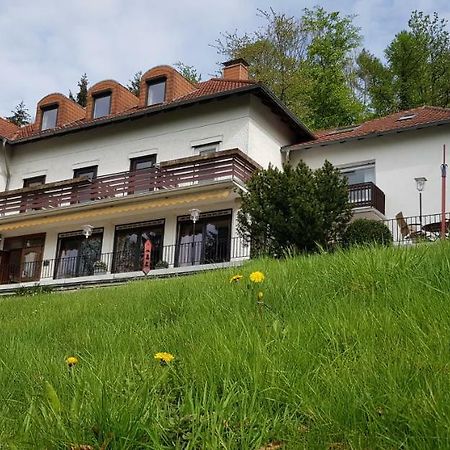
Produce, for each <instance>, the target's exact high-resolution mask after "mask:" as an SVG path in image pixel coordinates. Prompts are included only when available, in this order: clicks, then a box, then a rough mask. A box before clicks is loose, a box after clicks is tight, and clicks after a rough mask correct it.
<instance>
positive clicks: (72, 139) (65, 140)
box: [10, 97, 249, 189]
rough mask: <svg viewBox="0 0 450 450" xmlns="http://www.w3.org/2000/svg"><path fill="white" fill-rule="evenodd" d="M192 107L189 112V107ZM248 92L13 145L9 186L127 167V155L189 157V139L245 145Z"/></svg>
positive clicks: (223, 145)
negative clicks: (86, 169)
mask: <svg viewBox="0 0 450 450" xmlns="http://www.w3.org/2000/svg"><path fill="white" fill-rule="evenodd" d="M194 111H195V112H194ZM248 135H249V97H241V98H234V99H233V98H230V99H228V100H226V101H220V102H214V103H210V104H207V105H201V106H198V107H191V108H186V109H183V110H179V111H175V112H171V113H168V114H164V113H163V114H160V115H158V116H153V117H147V118H143V119H139V120H136V121H128V122H125V123H121V124H114V125H109V126H106V127H101V128H97V129H92V130H84V131H82V132H78V133H74V134H70V135H66V136H61V137H54V138H49V139H45V140H42V141H37V142H33V143H29V144H22V145H17V146H15V147H14V152H13V155H12V158H11V163H10V167H11V174H12V176H11V183H10V189H16V188H21V187H22V186H23V179H24V178H29V177H33V176H38V175H46V181H47V182H52V181H58V180H64V179H70V178H72V177H73V169H74V168H78V167H86V166H91V165H98V175H105V174H109V173H115V172H121V171H125V170H129V167H130V158H132V157H138V156H143V155H146V154H153V153H156V154H157V161H159V162H160V161H167V160H171V159H176V158H182V157H186V156H192V155H193V154H194V150H193V149H192V143H196V142H197V141H199V140H206V141H207V140H208V139H209V138H211V137H213V138H217V137H220V139H221V141H222V142H221V144H220V148H221V149H229V148H240V149H241V150H242V151H244V152H247V150H248Z"/></svg>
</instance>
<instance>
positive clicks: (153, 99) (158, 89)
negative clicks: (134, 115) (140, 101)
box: [147, 79, 166, 106]
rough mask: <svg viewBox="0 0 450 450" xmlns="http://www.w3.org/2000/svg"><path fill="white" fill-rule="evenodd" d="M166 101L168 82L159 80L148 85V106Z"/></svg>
mask: <svg viewBox="0 0 450 450" xmlns="http://www.w3.org/2000/svg"><path fill="white" fill-rule="evenodd" d="M165 99H166V80H165V79H159V80H156V81H150V82H149V83H148V93H147V106H151V105H158V104H159V103H164V100H165Z"/></svg>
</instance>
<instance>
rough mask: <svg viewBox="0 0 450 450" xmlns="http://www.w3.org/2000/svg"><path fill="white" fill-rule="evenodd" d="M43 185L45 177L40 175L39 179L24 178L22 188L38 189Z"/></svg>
mask: <svg viewBox="0 0 450 450" xmlns="http://www.w3.org/2000/svg"><path fill="white" fill-rule="evenodd" d="M44 183H45V175H42V176H40V177H33V178H25V179H24V180H23V187H24V188H27V187H38V186H41V185H42V184H44Z"/></svg>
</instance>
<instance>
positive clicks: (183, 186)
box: [0, 61, 313, 285]
mask: <svg viewBox="0 0 450 450" xmlns="http://www.w3.org/2000/svg"><path fill="white" fill-rule="evenodd" d="M0 135H1V136H2V137H3V145H2V149H1V153H2V155H1V159H0V161H1V163H0V164H1V165H0V168H1V172H0V234H1V236H2V239H1V244H0V245H1V247H0V250H1V263H0V264H1V266H0V267H1V271H0V272H1V282H2V283H3V284H6V285H9V284H11V283H26V282H32V283H34V282H37V281H41V282H52V283H63V282H65V283H67V282H69V281H70V282H75V281H86V277H88V278H89V277H92V275H96V279H112V278H117V277H128V276H136V275H138V274H140V275H142V269H143V266H144V259H146V258H147V257H148V255H149V253H148V252H149V249H147V252H144V245H145V243H146V242H147V241H149V242H150V243H151V244H152V248H151V252H150V255H151V257H150V261H149V262H148V265H147V267H148V266H150V268H151V269H155V268H158V267H165V266H167V265H168V266H169V267H170V268H172V267H178V268H180V269H179V270H184V269H182V268H183V267H184V268H186V267H187V266H189V267H192V266H198V265H203V264H211V263H213V264H217V263H222V262H228V261H230V260H233V259H241V258H244V257H248V255H249V248H248V247H246V246H245V245H243V243H242V241H241V239H239V238H238V237H237V236H236V231H235V230H236V227H235V220H236V211H237V210H238V209H239V199H238V197H239V196H238V194H237V192H236V188H237V187H243V186H244V185H245V181H246V180H247V179H248V177H249V176H250V175H251V173H252V172H253V171H254V170H255V169H257V168H258V167H260V166H267V165H268V164H269V162H272V163H273V164H276V165H278V166H280V165H281V162H282V155H281V153H280V148H281V147H283V146H285V145H288V144H293V143H295V142H299V141H301V140H306V139H311V138H313V135H312V134H311V132H310V131H309V130H307V129H306V128H305V127H304V126H303V125H302V124H301V122H300V121H298V120H297V119H296V118H295V117H294V116H293V115H292V114H291V113H290V112H289V111H288V110H287V109H286V108H285V106H284V105H282V104H281V103H280V102H279V101H278V100H277V99H276V98H275V97H274V96H273V95H272V94H271V93H270V92H269V91H268V90H267V89H266V88H265V87H263V86H262V85H260V84H258V83H255V82H252V81H249V80H248V71H247V66H246V64H245V63H244V62H243V61H232V62H230V63H227V64H225V67H224V73H223V77H222V78H213V79H211V80H208V81H206V82H201V83H199V84H198V85H193V84H191V83H190V82H189V81H187V80H186V79H184V78H183V77H182V76H181V75H180V74H179V73H178V72H177V71H176V70H174V69H173V68H171V67H169V66H159V67H156V68H153V69H151V70H149V71H148V72H146V73H145V74H144V75H143V77H142V81H141V89H140V96H139V97H136V96H134V95H133V94H131V93H130V92H129V91H128V90H127V89H126V88H124V87H123V86H121V85H120V84H119V83H117V82H114V81H111V80H107V81H103V82H100V83H97V84H95V85H94V86H92V87H91V88H90V89H89V92H88V102H87V106H86V108H81V107H80V106H79V105H78V104H76V103H75V102H73V101H71V100H69V99H68V98H66V97H65V96H63V95H62V94H50V95H48V96H46V97H44V98H43V99H42V100H41V101H40V102H39V103H38V105H37V110H36V119H35V122H34V123H33V124H32V125H30V126H26V127H22V128H17V127H15V126H13V125H12V124H10V123H9V122H7V121H5V120H3V119H2V120H1V122H0ZM192 209H198V210H200V216H199V218H198V220H196V221H195V223H194V222H193V221H192V220H191V215H190V210H192ZM91 230H92V231H91ZM86 234H87V235H88V236H89V237H88V238H86V237H85V235H86ZM186 270H187V269H186Z"/></svg>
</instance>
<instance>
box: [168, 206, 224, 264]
mask: <svg viewBox="0 0 450 450" xmlns="http://www.w3.org/2000/svg"><path fill="white" fill-rule="evenodd" d="M230 247H231V210H225V211H215V212H208V213H202V214H200V219H199V220H198V221H197V223H196V224H195V225H194V224H193V223H192V220H190V217H189V216H182V217H179V218H178V237H177V248H176V265H177V266H190V265H195V264H211V263H218V262H223V261H229V260H230Z"/></svg>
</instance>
